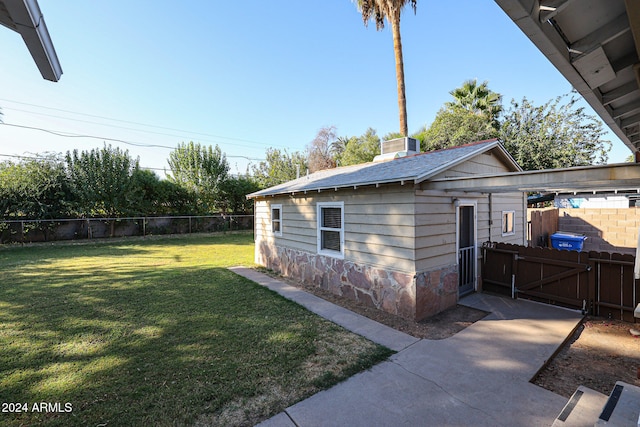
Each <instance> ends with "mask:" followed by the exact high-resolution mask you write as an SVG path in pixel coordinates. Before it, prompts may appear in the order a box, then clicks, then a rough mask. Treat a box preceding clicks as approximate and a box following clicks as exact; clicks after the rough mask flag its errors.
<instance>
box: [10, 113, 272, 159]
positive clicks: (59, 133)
mask: <svg viewBox="0 0 640 427" xmlns="http://www.w3.org/2000/svg"><path fill="white" fill-rule="evenodd" d="M0 125H1V126H12V127H16V128H21V129H30V130H38V131H41V132H46V133H50V134H52V135H56V136H60V137H63V138H90V139H98V140H101V141H111V142H120V143H122V144H126V145H131V146H134V147H143V148H165V149H169V150H175V149H176V148H177V147H171V146H168V145H160V144H145V143H142V142H132V141H125V140H123V139H117V138H109V137H106V136H96V135H82V134H75V133H71V132H63V131H56V130H50V129H44V128H40V127H34V126H25V125H17V124H13V123H6V122H5V123H1V124H0ZM225 157H228V158H241V159H246V160H249V161H262V160H265V159H256V158H251V157H247V156H237V155H227V154H226V153H225Z"/></svg>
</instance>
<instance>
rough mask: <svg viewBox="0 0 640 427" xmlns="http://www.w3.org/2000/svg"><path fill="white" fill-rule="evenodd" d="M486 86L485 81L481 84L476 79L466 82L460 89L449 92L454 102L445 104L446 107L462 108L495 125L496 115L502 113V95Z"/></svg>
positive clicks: (487, 83)
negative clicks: (483, 117) (485, 118)
mask: <svg viewBox="0 0 640 427" xmlns="http://www.w3.org/2000/svg"><path fill="white" fill-rule="evenodd" d="M488 85H489V82H487V81H486V80H485V81H484V82H482V83H481V84H478V80H477V79H474V80H467V81H466V82H464V83H463V84H462V86H461V87H459V88H457V89H454V90H452V91H451V92H449V93H450V94H451V96H453V98H454V99H455V100H454V101H453V102H447V103H446V105H447V107H462V108H464V109H465V110H467V111H469V112H471V113H473V114H476V115H481V116H485V117H487V119H489V120H490V121H491V122H492V123H494V124H497V119H498V115H499V114H500V113H501V112H502V95H500V94H499V93H496V92H494V91H492V90H491V89H489V87H488Z"/></svg>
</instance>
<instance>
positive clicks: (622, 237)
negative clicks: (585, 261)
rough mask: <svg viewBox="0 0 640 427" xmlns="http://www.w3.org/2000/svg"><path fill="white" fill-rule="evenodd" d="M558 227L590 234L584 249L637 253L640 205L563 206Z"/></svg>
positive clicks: (586, 234)
mask: <svg viewBox="0 0 640 427" xmlns="http://www.w3.org/2000/svg"><path fill="white" fill-rule="evenodd" d="M559 213H560V215H559V219H558V230H560V231H569V232H573V233H580V234H584V235H585V236H587V237H588V238H587V240H586V241H585V243H584V247H583V250H585V251H607V252H619V253H631V254H634V253H635V248H636V245H637V244H638V227H640V208H638V207H634V208H622V209H607V208H602V209H594V208H587V209H560V210H559Z"/></svg>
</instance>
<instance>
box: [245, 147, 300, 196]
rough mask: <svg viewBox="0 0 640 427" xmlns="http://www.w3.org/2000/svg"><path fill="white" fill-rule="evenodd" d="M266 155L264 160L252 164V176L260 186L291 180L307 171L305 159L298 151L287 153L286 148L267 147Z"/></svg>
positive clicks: (265, 186) (270, 185) (264, 186)
mask: <svg viewBox="0 0 640 427" xmlns="http://www.w3.org/2000/svg"><path fill="white" fill-rule="evenodd" d="M266 157H267V159H266V160H264V161H262V162H260V163H258V164H257V165H252V172H253V176H254V178H255V180H256V182H257V183H258V185H259V186H260V187H261V188H267V187H272V186H274V185H278V184H282V183H283V182H287V181H291V180H292V179H296V177H297V176H298V174H299V175H302V174H305V173H306V171H307V159H306V157H305V156H304V154H302V153H300V152H298V151H294V152H293V153H291V154H289V153H288V152H287V150H282V151H281V150H278V149H276V148H268V149H267V153H266Z"/></svg>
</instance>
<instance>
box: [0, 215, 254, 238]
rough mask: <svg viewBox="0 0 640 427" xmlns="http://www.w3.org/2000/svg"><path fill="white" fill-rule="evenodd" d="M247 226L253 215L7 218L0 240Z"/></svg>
mask: <svg viewBox="0 0 640 427" xmlns="http://www.w3.org/2000/svg"><path fill="white" fill-rule="evenodd" d="M251 229H253V215H225V214H216V215H207V216H166V217H130V218H80V219H50V220H8V221H0V244H1V243H15V242H18V243H31V242H48V241H56V240H82V239H99V238H108V237H125V236H150V235H162V234H188V233H209V232H215V231H232V230H251Z"/></svg>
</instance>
